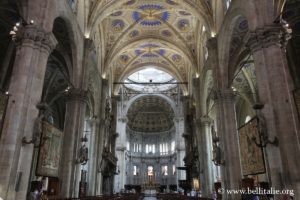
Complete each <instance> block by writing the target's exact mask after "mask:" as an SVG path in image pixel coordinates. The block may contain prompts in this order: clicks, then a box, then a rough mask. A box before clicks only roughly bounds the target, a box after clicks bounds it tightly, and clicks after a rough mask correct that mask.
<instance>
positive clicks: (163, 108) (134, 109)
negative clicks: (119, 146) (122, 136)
mask: <svg viewBox="0 0 300 200" xmlns="http://www.w3.org/2000/svg"><path fill="white" fill-rule="evenodd" d="M127 117H128V119H129V121H128V127H129V128H130V129H131V130H134V131H139V132H161V131H167V130H170V129H171V128H172V127H173V126H174V123H173V117H174V112H173V110H172V108H171V106H170V105H169V103H168V102H167V101H166V100H164V99H163V98H161V97H158V96H152V95H150V96H149V95H148V96H144V97H141V98H139V99H137V100H136V101H135V102H134V103H133V104H132V105H131V107H130V108H129V110H128V114H127Z"/></svg>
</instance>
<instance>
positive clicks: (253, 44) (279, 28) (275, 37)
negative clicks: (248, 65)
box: [246, 24, 291, 53]
mask: <svg viewBox="0 0 300 200" xmlns="http://www.w3.org/2000/svg"><path fill="white" fill-rule="evenodd" d="M290 38H291V29H288V28H287V27H284V26H283V25H281V24H270V25H265V26H264V27H258V28H256V29H255V30H254V31H250V32H249V35H248V41H247V44H246V46H247V47H249V49H250V50H251V52H252V53H254V52H256V51H258V50H261V49H263V48H268V47H269V46H272V45H276V46H278V47H281V48H284V47H285V46H286V44H287V42H288V40H289V39H290Z"/></svg>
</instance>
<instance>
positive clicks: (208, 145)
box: [197, 116, 214, 197]
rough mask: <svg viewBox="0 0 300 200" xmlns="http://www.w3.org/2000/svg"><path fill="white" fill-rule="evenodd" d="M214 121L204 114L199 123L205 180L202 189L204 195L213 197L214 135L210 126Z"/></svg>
mask: <svg viewBox="0 0 300 200" xmlns="http://www.w3.org/2000/svg"><path fill="white" fill-rule="evenodd" d="M212 123H213V121H212V119H210V118H209V117H208V116H203V117H201V118H200V119H199V122H198V123H197V124H198V126H199V127H200V129H201V131H200V136H199V137H200V138H201V141H202V143H201V144H199V146H200V148H201V154H200V155H199V157H200V158H201V159H200V160H201V162H202V169H201V171H202V173H203V181H202V183H201V186H202V188H201V190H202V194H203V196H204V197H211V194H212V190H213V187H214V181H213V180H214V175H213V166H212V165H213V162H212V139H211V138H212V137H211V132H210V128H211V125H212Z"/></svg>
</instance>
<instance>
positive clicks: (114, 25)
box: [111, 19, 125, 32]
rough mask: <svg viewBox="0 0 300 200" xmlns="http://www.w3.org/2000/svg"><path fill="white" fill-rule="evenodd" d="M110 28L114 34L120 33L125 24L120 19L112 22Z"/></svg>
mask: <svg viewBox="0 0 300 200" xmlns="http://www.w3.org/2000/svg"><path fill="white" fill-rule="evenodd" d="M111 26H112V28H113V30H114V31H115V32H120V31H122V30H123V29H124V27H125V23H124V21H122V20H120V19H116V20H113V21H112V23H111Z"/></svg>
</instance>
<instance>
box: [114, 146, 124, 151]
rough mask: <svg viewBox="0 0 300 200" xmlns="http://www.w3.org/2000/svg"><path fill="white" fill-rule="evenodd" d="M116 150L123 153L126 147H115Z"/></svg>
mask: <svg viewBox="0 0 300 200" xmlns="http://www.w3.org/2000/svg"><path fill="white" fill-rule="evenodd" d="M116 150H117V151H123V152H124V151H125V150H126V147H123V146H120V147H116Z"/></svg>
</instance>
